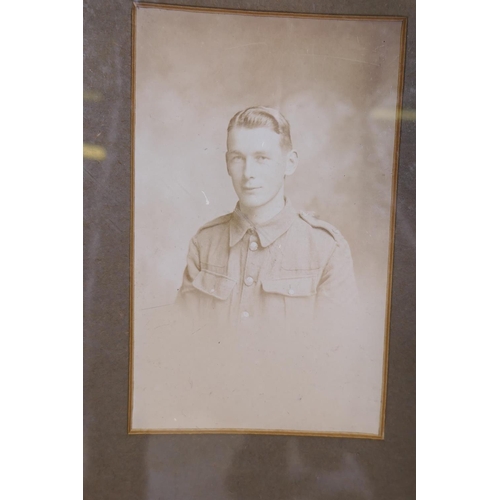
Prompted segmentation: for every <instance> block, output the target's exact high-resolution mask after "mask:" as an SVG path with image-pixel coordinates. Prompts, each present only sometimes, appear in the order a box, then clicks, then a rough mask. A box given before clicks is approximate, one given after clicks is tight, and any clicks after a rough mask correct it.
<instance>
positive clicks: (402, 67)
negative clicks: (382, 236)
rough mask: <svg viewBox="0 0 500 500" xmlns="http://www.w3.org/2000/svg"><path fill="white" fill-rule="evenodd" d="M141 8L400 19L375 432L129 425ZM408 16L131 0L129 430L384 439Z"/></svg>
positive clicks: (131, 391) (253, 14) (213, 12)
mask: <svg viewBox="0 0 500 500" xmlns="http://www.w3.org/2000/svg"><path fill="white" fill-rule="evenodd" d="M140 8H145V9H152V8H155V9H165V10H176V11H188V12H202V13H210V14H230V15H238V14H241V15H251V16H269V17H294V18H308V19H319V20H321V19H337V20H356V21H364V20H366V21H398V22H401V23H402V24H401V36H400V53H399V56H400V61H399V70H398V97H397V103H396V106H397V108H396V121H395V138H394V151H393V172H392V175H393V177H392V189H391V191H392V193H391V216H390V218H391V220H390V233H391V234H390V241H389V257H388V266H389V267H388V282H387V294H386V316H385V334H384V358H383V374H382V377H383V378H382V394H381V405H380V416H379V432H378V434H366V433H356V432H315V431H285V430H279V429H271V430H257V429H159V430H150V429H132V415H133V386H134V378H133V369H134V361H133V358H134V306H133V305H134V244H135V240H134V206H135V189H134V188H135V83H136V37H137V32H136V19H137V18H136V14H137V10H138V9H140ZM407 25H408V19H407V17H403V16H347V15H335V14H310V13H296V12H268V11H250V10H237V9H215V8H209V7H188V6H180V5H168V4H155V3H134V4H133V7H132V79H131V103H132V109H131V115H130V116H131V147H130V150H131V185H130V196H131V203H130V280H129V283H130V306H129V315H130V316H129V317H130V342H129V391H128V394H129V401H128V434H129V435H134V434H260V435H276V436H308V437H336V438H352V439H371V440H383V439H384V434H385V416H386V404H387V382H388V368H389V332H390V316H391V299H392V274H393V264H394V238H395V229H396V195H397V175H398V166H399V150H400V143H401V138H400V132H401V119H402V116H401V115H402V113H401V110H402V104H403V87H404V70H405V55H406V54H405V49H406V36H407Z"/></svg>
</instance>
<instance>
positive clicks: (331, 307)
mask: <svg viewBox="0 0 500 500" xmlns="http://www.w3.org/2000/svg"><path fill="white" fill-rule="evenodd" d="M356 293H357V292H356V284H355V278H354V272H353V263H352V258H351V253H350V249H349V245H348V244H347V242H346V240H345V239H344V238H343V237H342V235H341V234H340V232H339V231H338V230H337V229H336V228H334V227H333V226H332V225H331V224H329V223H327V222H323V221H321V220H319V219H316V218H314V217H313V216H311V215H308V214H306V213H304V212H300V213H298V212H297V211H296V210H295V209H294V208H293V206H292V204H291V202H290V201H289V200H288V199H287V200H286V202H285V207H284V208H283V210H282V211H281V212H280V213H279V214H277V215H276V216H275V217H274V218H272V219H271V220H269V221H268V222H266V223H265V224H262V225H255V224H253V223H252V222H251V221H250V220H249V219H248V218H247V217H246V216H245V215H244V214H243V213H242V212H241V211H240V209H239V207H238V205H237V206H236V209H235V210H234V212H233V213H231V214H227V215H223V216H222V217H218V218H217V219H214V220H213V221H211V222H209V223H208V224H205V225H204V226H203V227H201V228H200V230H199V231H198V233H197V234H196V235H195V236H194V238H193V239H192V240H191V242H190V245H189V252H188V258H187V267H186V269H185V272H184V277H183V283H182V286H181V288H180V291H179V294H178V297H177V304H179V305H180V306H181V307H182V309H183V311H184V312H185V313H187V315H188V317H189V318H190V319H191V320H192V321H197V322H198V323H199V324H203V325H206V324H212V325H217V326H218V327H221V328H222V327H223V326H224V325H227V326H229V327H230V329H231V331H235V330H236V331H237V332H239V333H240V334H241V335H242V336H241V338H251V337H252V335H253V336H255V333H256V332H262V331H263V330H266V331H273V332H283V331H289V330H290V329H295V330H300V331H303V330H304V329H308V328H309V327H310V325H312V323H313V322H317V320H318V318H327V319H326V321H327V322H330V325H331V324H334V323H337V319H338V318H339V317H340V316H342V315H345V312H346V311H351V306H352V305H353V304H354V303H355V300H356ZM245 333H248V334H249V335H248V336H246V335H245ZM276 338H278V337H277V336H276ZM281 340H282V339H281Z"/></svg>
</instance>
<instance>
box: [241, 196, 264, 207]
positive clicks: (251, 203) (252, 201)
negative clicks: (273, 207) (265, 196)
mask: <svg viewBox="0 0 500 500" xmlns="http://www.w3.org/2000/svg"><path fill="white" fill-rule="evenodd" d="M265 204H266V201H265V200H262V199H261V198H260V197H259V196H252V195H244V196H240V206H242V207H245V208H259V207H261V206H262V205H265Z"/></svg>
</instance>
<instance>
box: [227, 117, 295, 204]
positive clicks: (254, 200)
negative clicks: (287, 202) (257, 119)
mask: <svg viewBox="0 0 500 500" xmlns="http://www.w3.org/2000/svg"><path fill="white" fill-rule="evenodd" d="M280 142H281V137H280V136H279V135H278V134H277V133H276V132H274V131H273V130H271V129H268V128H265V127H262V128H253V129H250V128H244V127H235V128H233V129H231V130H230V132H229V134H228V136H227V153H226V163H227V171H228V173H229V175H230V177H231V180H232V181H233V186H234V190H235V191H236V194H237V195H238V198H239V200H240V205H243V206H244V207H248V208H257V207H260V206H263V205H265V204H266V203H268V202H270V201H271V200H273V199H274V198H275V197H276V196H277V195H278V193H279V192H280V190H281V188H282V187H283V185H284V183H285V175H290V174H291V173H293V171H294V170H295V165H294V163H293V160H291V159H290V158H291V156H292V155H295V152H290V153H287V152H285V151H283V148H282V147H281V143H280Z"/></svg>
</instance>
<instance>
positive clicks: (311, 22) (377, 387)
mask: <svg viewBox="0 0 500 500" xmlns="http://www.w3.org/2000/svg"><path fill="white" fill-rule="evenodd" d="M400 36H401V22H400V21H398V22H396V21H370V20H364V21H360V20H318V19H298V18H276V17H274V18H273V17H252V16H243V15H229V14H225V15H214V14H203V13H193V12H176V11H168V10H159V9H139V10H138V12H137V31H136V40H137V45H136V87H135V91H136V93H135V103H136V108H135V110H136V126H135V203H134V210H135V226H134V230H135V259H134V285H135V286H134V291H135V307H134V311H135V332H134V336H135V347H136V368H135V373H134V380H135V385H136V392H135V395H134V398H135V408H139V407H140V406H141V404H146V399H145V400H144V402H143V403H141V399H140V398H141V397H142V396H141V395H140V394H139V392H140V391H142V389H144V390H145V391H146V392H147V389H146V388H147V387H148V384H149V382H148V377H147V375H146V373H145V371H141V368H140V367H141V366H142V365H141V359H142V360H146V359H147V356H146V354H145V353H146V352H147V350H148V349H154V345H155V338H156V337H155V336H157V335H159V332H160V331H161V326H162V324H165V321H163V319H162V318H163V316H162V315H164V314H166V312H167V311H168V305H169V304H171V303H172V302H173V301H174V299H175V295H176V292H177V289H178V288H179V286H180V284H181V277H182V273H183V270H184V266H185V262H186V254H187V249H188V243H189V240H190V239H191V237H192V236H193V235H194V234H195V233H196V231H197V230H198V228H199V227H200V226H201V225H202V224H204V223H205V222H207V221H209V220H211V219H213V218H215V217H217V216H219V215H222V214H225V213H228V212H231V211H232V210H233V209H234V205H235V203H236V201H237V198H236V195H235V194H234V192H233V189H232V185H231V181H230V178H229V176H228V175H227V172H226V166H225V158H224V154H225V148H226V144H225V143H226V128H227V124H228V121H229V119H230V118H231V117H232V116H233V115H234V114H235V113H236V112H237V111H239V110H241V109H244V108H246V107H249V106H255V105H266V106H271V107H275V108H277V109H279V110H280V111H281V112H282V113H283V114H284V116H285V117H286V118H287V119H288V120H289V122H290V126H291V133H292V141H293V145H294V148H295V149H296V150H297V151H298V154H299V159H300V164H299V168H298V170H297V171H296V173H295V174H294V175H293V176H292V177H290V178H288V180H287V184H286V191H287V195H288V197H289V198H290V199H291V200H292V202H293V204H294V206H295V207H296V208H297V209H301V210H306V211H313V212H315V213H316V214H317V215H318V216H319V217H320V218H321V219H323V220H326V221H328V222H330V223H332V224H334V225H335V226H336V227H337V228H338V229H340V231H341V232H342V233H343V234H344V236H345V237H346V239H347V241H348V242H349V244H350V246H351V250H352V253H353V260H354V266H355V272H356V276H357V279H358V284H359V287H360V291H361V294H362V297H363V298H364V300H365V302H366V303H367V304H369V308H370V309H371V310H372V318H373V322H372V324H371V325H370V328H369V329H367V331H366V336H367V346H368V349H369V350H370V353H371V354H370V360H371V365H370V366H371V369H372V378H373V379H374V382H373V384H372V386H371V388H370V391H371V392H370V395H369V396H368V397H370V398H371V399H372V400H373V401H374V402H373V405H372V407H371V408H372V410H373V415H375V414H376V413H377V411H378V408H379V404H380V394H381V390H382V387H381V384H382V359H383V358H382V355H383V339H384V320H385V306H386V290H387V273H388V256H389V245H390V210H391V191H392V175H393V168H394V159H393V156H394V132H395V116H396V100H397V85H398V67H399V63H400ZM354 369H355V368H354ZM141 394H142V393H141ZM377 422H378V417H377Z"/></svg>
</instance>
